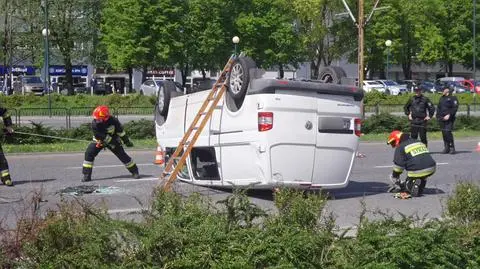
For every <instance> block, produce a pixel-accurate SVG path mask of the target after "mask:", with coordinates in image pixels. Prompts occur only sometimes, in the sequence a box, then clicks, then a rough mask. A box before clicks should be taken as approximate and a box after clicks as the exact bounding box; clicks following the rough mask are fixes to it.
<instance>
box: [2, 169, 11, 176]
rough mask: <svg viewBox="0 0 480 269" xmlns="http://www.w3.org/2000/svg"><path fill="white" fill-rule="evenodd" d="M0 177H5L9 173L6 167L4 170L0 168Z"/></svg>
mask: <svg viewBox="0 0 480 269" xmlns="http://www.w3.org/2000/svg"><path fill="white" fill-rule="evenodd" d="M1 173H2V177H6V176H8V175H10V172H9V171H8V169H5V170H2V172H1Z"/></svg>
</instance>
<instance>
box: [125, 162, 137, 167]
mask: <svg viewBox="0 0 480 269" xmlns="http://www.w3.org/2000/svg"><path fill="white" fill-rule="evenodd" d="M134 165H135V162H134V161H130V162H128V163H126V164H125V166H126V167H127V168H131V167H133V166H134Z"/></svg>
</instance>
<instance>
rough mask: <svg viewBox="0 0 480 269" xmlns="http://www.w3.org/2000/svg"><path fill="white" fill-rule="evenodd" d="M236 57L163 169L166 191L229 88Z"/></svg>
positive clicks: (221, 76) (231, 58)
mask: <svg viewBox="0 0 480 269" xmlns="http://www.w3.org/2000/svg"><path fill="white" fill-rule="evenodd" d="M236 58H237V56H236V55H235V54H232V56H230V59H229V60H228V62H227V64H226V65H225V67H224V68H223V71H222V73H221V74H220V76H219V77H218V79H217V81H216V82H215V84H214V85H213V88H212V89H211V90H210V93H209V94H208V96H207V98H206V99H205V101H203V104H202V106H201V107H200V109H199V111H198V113H197V115H196V116H195V118H194V119H193V121H192V123H191V124H190V127H189V128H188V130H187V132H185V134H184V135H183V137H182V140H181V141H180V143H178V146H177V148H176V150H175V152H174V153H173V155H172V156H170V158H169V160H168V162H167V164H166V165H165V169H164V170H163V172H162V175H161V177H160V179H161V180H165V178H166V177H167V176H168V179H167V180H166V181H165V183H164V185H163V190H164V191H170V189H171V185H172V183H173V182H174V181H175V179H176V178H177V174H178V172H179V171H180V169H182V167H183V165H185V161H186V159H187V157H188V155H189V154H190V152H191V150H192V148H193V145H194V144H195V142H196V141H197V139H198V137H199V136H200V134H201V133H202V130H203V128H204V127H205V125H206V124H207V122H208V120H209V119H210V118H211V116H212V113H213V111H214V109H215V107H216V106H217V104H218V102H219V101H220V99H221V98H222V96H223V94H224V93H225V91H226V89H227V83H228V77H229V75H230V70H231V68H232V64H233V62H234V61H235V59H236ZM199 122H200V123H199ZM176 160H178V163H177V164H176V165H175V161H176ZM172 169H173V170H172Z"/></svg>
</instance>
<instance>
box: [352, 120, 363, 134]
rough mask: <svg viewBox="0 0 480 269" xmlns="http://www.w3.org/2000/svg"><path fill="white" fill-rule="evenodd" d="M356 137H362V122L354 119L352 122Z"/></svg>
mask: <svg viewBox="0 0 480 269" xmlns="http://www.w3.org/2000/svg"><path fill="white" fill-rule="evenodd" d="M353 128H354V129H353V130H354V131H355V135H356V136H361V135H362V120H361V119H355V120H354V127H353Z"/></svg>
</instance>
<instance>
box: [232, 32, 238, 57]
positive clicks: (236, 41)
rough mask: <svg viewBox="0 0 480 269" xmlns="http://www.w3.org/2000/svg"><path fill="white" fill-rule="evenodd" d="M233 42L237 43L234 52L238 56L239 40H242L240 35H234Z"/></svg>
mask: <svg viewBox="0 0 480 269" xmlns="http://www.w3.org/2000/svg"><path fill="white" fill-rule="evenodd" d="M232 42H233V44H235V48H234V53H235V56H237V44H238V42H240V38H239V37H238V36H234V37H233V38H232Z"/></svg>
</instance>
